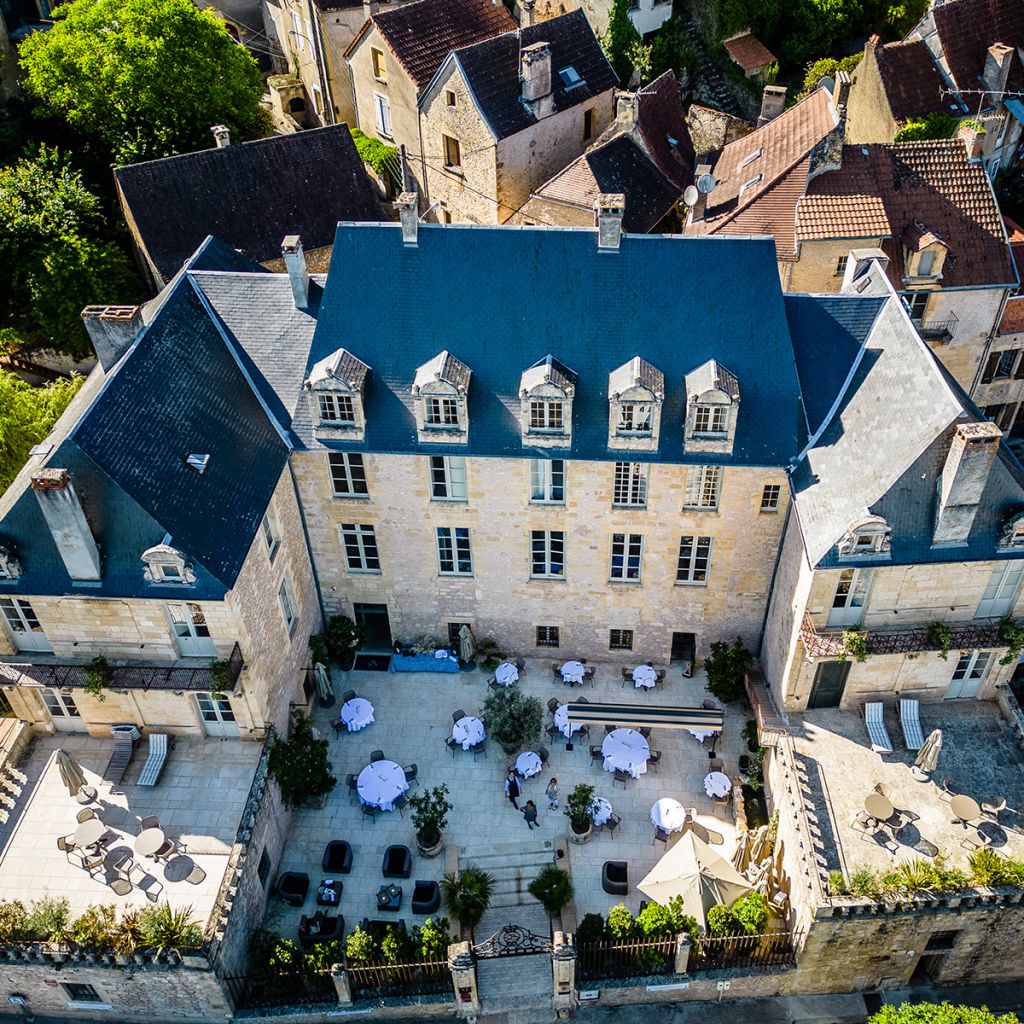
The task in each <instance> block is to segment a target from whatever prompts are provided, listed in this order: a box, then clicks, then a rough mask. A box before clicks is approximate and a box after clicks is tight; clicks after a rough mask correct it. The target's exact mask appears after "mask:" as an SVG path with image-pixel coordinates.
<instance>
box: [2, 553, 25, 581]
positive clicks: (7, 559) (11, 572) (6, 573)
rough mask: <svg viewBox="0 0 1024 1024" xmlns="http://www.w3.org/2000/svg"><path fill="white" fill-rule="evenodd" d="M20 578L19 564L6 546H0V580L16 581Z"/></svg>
mask: <svg viewBox="0 0 1024 1024" xmlns="http://www.w3.org/2000/svg"><path fill="white" fill-rule="evenodd" d="M20 577H21V562H20V561H18V559H17V558H16V557H15V556H14V551H13V550H12V549H11V548H10V547H9V546H7V545H4V544H0V580H16V579H19V578H20Z"/></svg>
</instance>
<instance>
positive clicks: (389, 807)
mask: <svg viewBox="0 0 1024 1024" xmlns="http://www.w3.org/2000/svg"><path fill="white" fill-rule="evenodd" d="M408 788H409V783H408V782H406V781H405V772H404V771H403V770H402V766H401V765H400V764H395V762H394V761H375V762H374V763H373V764H368V765H367V766H366V767H365V768H364V769H363V770H362V771H361V772H360V773H359V778H358V779H357V780H356V792H357V793H358V794H359V799H360V801H361V802H362V803H364V804H369V805H370V806H371V807H379V808H380V809H381V810H382V811H393V810H394V809H395V798H396V797H398V796H401V794H402V793H404V792H405V791H406V790H407V789H408Z"/></svg>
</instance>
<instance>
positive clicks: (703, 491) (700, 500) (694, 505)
mask: <svg viewBox="0 0 1024 1024" xmlns="http://www.w3.org/2000/svg"><path fill="white" fill-rule="evenodd" d="M722 476H723V473H722V467H721V466H687V467H686V493H685V495H684V497H683V508H690V509H703V510H704V511H708V512H713V511H715V510H716V509H717V508H718V503H719V501H720V499H721V494H722Z"/></svg>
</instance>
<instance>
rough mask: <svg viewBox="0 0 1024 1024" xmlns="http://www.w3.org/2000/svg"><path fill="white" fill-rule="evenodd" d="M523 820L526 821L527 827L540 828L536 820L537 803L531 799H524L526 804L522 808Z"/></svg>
mask: <svg viewBox="0 0 1024 1024" xmlns="http://www.w3.org/2000/svg"><path fill="white" fill-rule="evenodd" d="M523 820H524V821H525V822H526V827H527V828H540V825H539V824H538V822H537V805H536V804H535V803H534V802H533V801H532V800H527V801H526V806H525V807H524V808H523Z"/></svg>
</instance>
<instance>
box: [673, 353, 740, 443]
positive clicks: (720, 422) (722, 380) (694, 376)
mask: <svg viewBox="0 0 1024 1024" xmlns="http://www.w3.org/2000/svg"><path fill="white" fill-rule="evenodd" d="M739 405H740V385H739V381H738V380H737V379H736V377H735V376H734V375H733V374H732V373H730V372H729V371H728V370H727V369H726V368H725V367H724V366H722V365H721V364H720V363H719V362H717V361H716V360H714V359H709V360H708V361H707V362H706V363H703V364H702V365H701V366H698V367H697V368H696V369H695V370H691V371H690V372H689V373H688V374H687V375H686V428H685V442H684V447H685V448H686V450H687V451H691V452H716V453H720V454H731V452H732V448H733V444H734V443H735V440H736V420H737V417H738V415H739Z"/></svg>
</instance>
